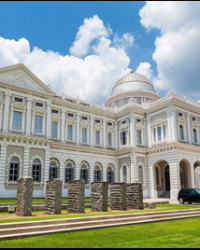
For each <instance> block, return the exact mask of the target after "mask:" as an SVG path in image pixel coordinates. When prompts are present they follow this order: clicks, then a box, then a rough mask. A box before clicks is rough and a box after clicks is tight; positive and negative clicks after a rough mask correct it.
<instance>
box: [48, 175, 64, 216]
mask: <svg viewBox="0 0 200 250" xmlns="http://www.w3.org/2000/svg"><path fill="white" fill-rule="evenodd" d="M61 205H62V180H60V179H52V180H49V181H47V185H46V199H45V214H61V207H62V206H61Z"/></svg>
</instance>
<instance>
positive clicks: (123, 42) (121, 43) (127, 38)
mask: <svg viewBox="0 0 200 250" xmlns="http://www.w3.org/2000/svg"><path fill="white" fill-rule="evenodd" d="M113 42H114V44H115V46H118V47H122V48H124V49H125V48H126V47H128V46H132V45H133V43H134V37H133V36H132V35H131V34H130V33H125V34H123V36H122V38H119V37H118V35H117V34H115V35H114V39H113Z"/></svg>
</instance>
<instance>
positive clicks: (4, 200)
mask: <svg viewBox="0 0 200 250" xmlns="http://www.w3.org/2000/svg"><path fill="white" fill-rule="evenodd" d="M90 201H91V199H90V198H85V202H90ZM16 202H17V200H16V199H3V200H0V204H1V203H16ZM37 202H45V199H33V203H37ZM62 202H67V198H65V199H62Z"/></svg>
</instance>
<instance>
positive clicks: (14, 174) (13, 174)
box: [9, 163, 19, 181]
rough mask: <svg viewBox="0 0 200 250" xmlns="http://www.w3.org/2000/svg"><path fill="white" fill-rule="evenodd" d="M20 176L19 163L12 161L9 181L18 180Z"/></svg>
mask: <svg viewBox="0 0 200 250" xmlns="http://www.w3.org/2000/svg"><path fill="white" fill-rule="evenodd" d="M18 178H19V164H18V163H11V164H10V175H9V181H17V179H18Z"/></svg>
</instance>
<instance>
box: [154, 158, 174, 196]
mask: <svg viewBox="0 0 200 250" xmlns="http://www.w3.org/2000/svg"><path fill="white" fill-rule="evenodd" d="M154 189H155V190H156V198H170V190H171V185H170V170H169V163H168V162H166V161H164V160H160V161H158V162H156V163H155V164H154Z"/></svg>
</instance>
